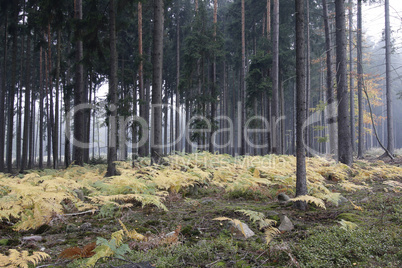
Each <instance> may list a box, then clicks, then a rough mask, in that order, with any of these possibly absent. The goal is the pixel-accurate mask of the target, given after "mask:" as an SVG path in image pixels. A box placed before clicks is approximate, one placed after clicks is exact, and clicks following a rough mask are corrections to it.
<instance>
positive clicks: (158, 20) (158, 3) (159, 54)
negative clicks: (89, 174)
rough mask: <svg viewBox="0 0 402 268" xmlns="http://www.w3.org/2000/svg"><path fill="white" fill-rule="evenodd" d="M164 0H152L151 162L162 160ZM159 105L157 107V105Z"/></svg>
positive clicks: (158, 162) (157, 162)
mask: <svg viewBox="0 0 402 268" xmlns="http://www.w3.org/2000/svg"><path fill="white" fill-rule="evenodd" d="M163 20H164V0H154V30H153V51H152V67H153V76H152V127H151V162H152V164H160V162H161V160H162V150H161V149H162V148H161V146H162V109H161V107H160V105H161V104H162V67H163V64H162V63H163V25H164V22H163ZM158 106H159V107H158Z"/></svg>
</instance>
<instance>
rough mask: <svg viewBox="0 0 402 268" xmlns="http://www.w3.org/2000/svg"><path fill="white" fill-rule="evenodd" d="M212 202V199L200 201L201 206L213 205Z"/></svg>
mask: <svg viewBox="0 0 402 268" xmlns="http://www.w3.org/2000/svg"><path fill="white" fill-rule="evenodd" d="M214 202H215V201H214V200H213V199H212V198H206V199H203V200H201V204H203V205H210V204H213V203H214Z"/></svg>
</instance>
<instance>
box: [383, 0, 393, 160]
mask: <svg viewBox="0 0 402 268" xmlns="http://www.w3.org/2000/svg"><path fill="white" fill-rule="evenodd" d="M385 88H386V94H387V141H388V143H387V144H388V145H387V149H388V151H389V152H390V153H391V154H394V121H393V114H392V90H391V31H390V23H389V0H385ZM385 155H386V154H385Z"/></svg>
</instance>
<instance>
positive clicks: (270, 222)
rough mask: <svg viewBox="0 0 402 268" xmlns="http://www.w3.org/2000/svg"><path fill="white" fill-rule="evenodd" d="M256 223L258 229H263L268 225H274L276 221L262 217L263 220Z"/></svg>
mask: <svg viewBox="0 0 402 268" xmlns="http://www.w3.org/2000/svg"><path fill="white" fill-rule="evenodd" d="M258 223H259V229H260V230H263V229H265V228H267V227H268V226H272V225H275V224H276V223H277V221H275V220H270V219H264V220H261V221H259V222H258Z"/></svg>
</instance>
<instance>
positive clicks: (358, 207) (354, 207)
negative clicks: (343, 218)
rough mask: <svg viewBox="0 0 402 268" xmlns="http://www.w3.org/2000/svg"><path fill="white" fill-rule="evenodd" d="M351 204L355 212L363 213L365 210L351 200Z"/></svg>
mask: <svg viewBox="0 0 402 268" xmlns="http://www.w3.org/2000/svg"><path fill="white" fill-rule="evenodd" d="M349 202H350V203H351V204H352V206H353V209H354V210H359V211H363V208H362V207H361V206H357V205H355V204H354V203H353V202H352V201H351V200H349Z"/></svg>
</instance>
